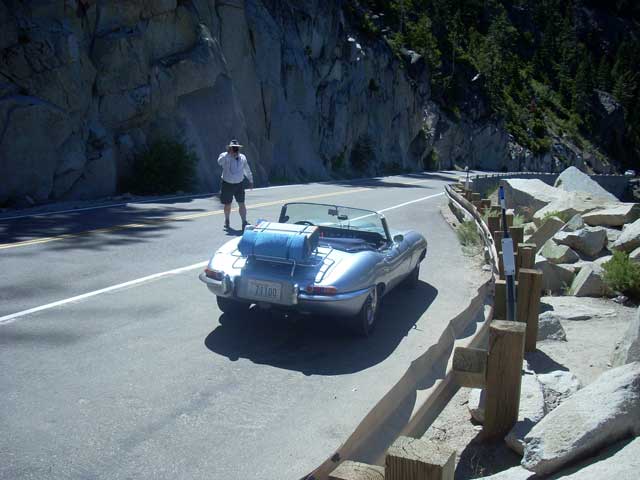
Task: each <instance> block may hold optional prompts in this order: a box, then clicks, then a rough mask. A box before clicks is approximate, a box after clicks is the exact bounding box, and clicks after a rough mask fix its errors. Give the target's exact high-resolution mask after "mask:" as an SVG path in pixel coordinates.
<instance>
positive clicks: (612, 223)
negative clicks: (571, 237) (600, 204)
mask: <svg viewBox="0 0 640 480" xmlns="http://www.w3.org/2000/svg"><path fill="white" fill-rule="evenodd" d="M582 218H583V220H584V222H585V223H586V224H587V225H591V226H594V227H595V226H601V227H621V226H623V225H625V224H627V223H633V222H635V221H636V220H638V218H640V205H638V204H637V203H620V204H618V205H613V206H610V207H607V208H603V209H601V210H594V211H592V212H589V213H585V214H584V215H583V217H582Z"/></svg>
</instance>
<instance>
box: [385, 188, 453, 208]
mask: <svg viewBox="0 0 640 480" xmlns="http://www.w3.org/2000/svg"><path fill="white" fill-rule="evenodd" d="M441 195H444V192H441V193H436V194H435V195H429V196H428V197H422V198H417V199H415V200H411V201H410V202H404V203H401V204H400V205H394V206H393V207H387V208H383V209H382V210H378V212H379V213H384V212H388V211H389V210H395V209H396V208H400V207H405V206H407V205H411V204H412V203H418V202H422V201H423V200H429V199H430V198H434V197H439V196H441Z"/></svg>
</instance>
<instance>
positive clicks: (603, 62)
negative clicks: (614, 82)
mask: <svg viewBox="0 0 640 480" xmlns="http://www.w3.org/2000/svg"><path fill="white" fill-rule="evenodd" d="M596 84H597V85H596V86H597V87H598V88H599V89H600V90H604V91H605V92H610V91H611V66H610V65H609V62H608V61H607V57H606V55H602V57H600V64H599V65H598V73H597V76H596Z"/></svg>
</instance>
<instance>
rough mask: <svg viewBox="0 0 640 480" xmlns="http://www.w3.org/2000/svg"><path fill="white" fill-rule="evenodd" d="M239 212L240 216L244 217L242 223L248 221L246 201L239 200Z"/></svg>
mask: <svg viewBox="0 0 640 480" xmlns="http://www.w3.org/2000/svg"><path fill="white" fill-rule="evenodd" d="M238 212H239V213H240V218H241V219H242V224H243V225H244V224H245V223H247V206H246V205H245V204H244V203H240V202H238Z"/></svg>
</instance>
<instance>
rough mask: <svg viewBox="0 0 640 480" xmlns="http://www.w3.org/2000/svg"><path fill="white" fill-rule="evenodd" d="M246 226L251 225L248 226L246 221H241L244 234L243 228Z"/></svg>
mask: <svg viewBox="0 0 640 480" xmlns="http://www.w3.org/2000/svg"><path fill="white" fill-rule="evenodd" d="M247 225H251V224H250V223H249V222H247V221H243V222H242V231H243V232H244V228H245V227H246V226H247Z"/></svg>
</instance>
